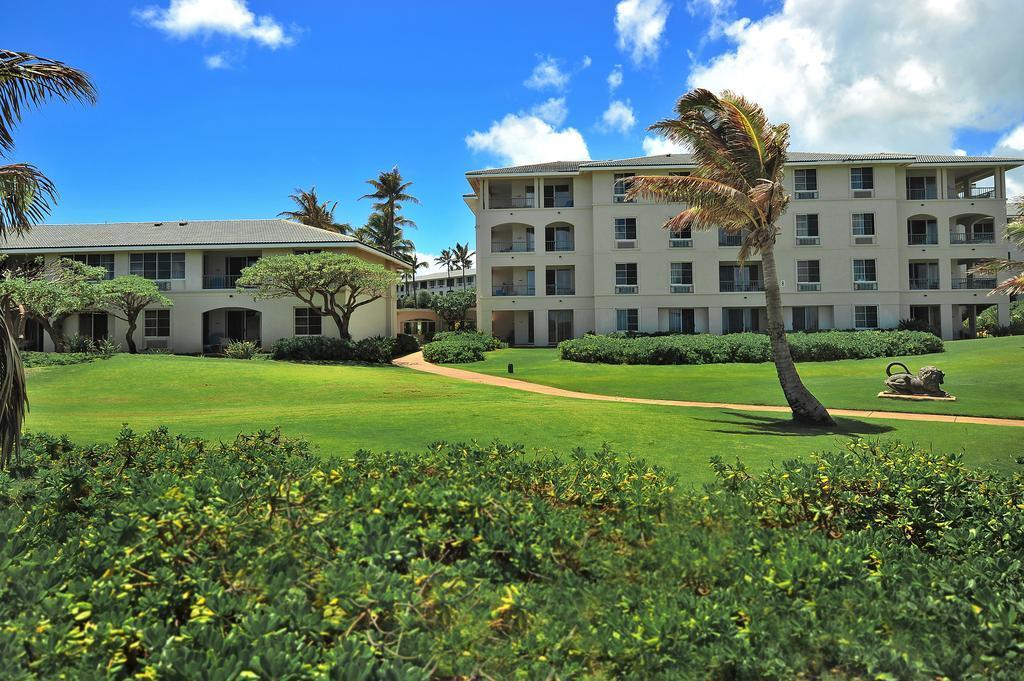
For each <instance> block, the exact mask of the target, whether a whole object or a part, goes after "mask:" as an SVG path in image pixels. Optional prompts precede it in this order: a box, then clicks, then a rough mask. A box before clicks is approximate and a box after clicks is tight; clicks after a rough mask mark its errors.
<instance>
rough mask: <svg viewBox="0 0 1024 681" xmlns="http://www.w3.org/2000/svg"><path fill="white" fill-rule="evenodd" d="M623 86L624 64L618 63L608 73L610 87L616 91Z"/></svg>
mask: <svg viewBox="0 0 1024 681" xmlns="http://www.w3.org/2000/svg"><path fill="white" fill-rule="evenodd" d="M621 86H622V64H616V65H615V68H613V69H612V71H611V73H609V74H608V89H609V90H611V91H612V92H615V91H616V90H618V89H619V88H620V87H621Z"/></svg>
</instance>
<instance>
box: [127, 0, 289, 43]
mask: <svg viewBox="0 0 1024 681" xmlns="http://www.w3.org/2000/svg"><path fill="white" fill-rule="evenodd" d="M135 15H136V16H137V17H138V18H139V19H141V20H142V21H144V22H145V23H147V24H149V25H150V26H153V27H155V28H158V29H160V30H162V31H164V32H165V33H168V34H169V35H172V36H174V37H176V38H189V37H192V36H195V35H201V36H207V35H212V34H215V33H219V34H222V35H227V36H233V37H236V38H244V39H247V40H255V41H256V42H258V43H260V44H261V45H265V46H266V47H270V48H272V49H276V48H278V47H281V46H282V45H289V44H291V42H292V40H293V39H292V37H291V36H289V35H287V34H286V33H285V30H284V28H283V27H282V26H281V24H279V23H278V22H277V21H275V20H274V18H273V17H271V16H256V15H255V14H253V12H252V11H250V10H249V8H248V7H247V6H246V4H245V0H171V3H170V5H169V6H168V7H167V8H162V7H157V6H151V7H146V8H145V9H142V10H138V11H137V12H135Z"/></svg>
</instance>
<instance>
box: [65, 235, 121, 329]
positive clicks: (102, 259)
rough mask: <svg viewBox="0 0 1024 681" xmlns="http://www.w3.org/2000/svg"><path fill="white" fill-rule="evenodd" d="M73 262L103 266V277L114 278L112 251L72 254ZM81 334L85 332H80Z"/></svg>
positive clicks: (90, 265)
mask: <svg viewBox="0 0 1024 681" xmlns="http://www.w3.org/2000/svg"><path fill="white" fill-rule="evenodd" d="M71 259H72V260H74V261H75V262H80V263H82V264H84V265H88V266H89V267H105V268H106V270H107V273H106V274H105V275H103V278H104V279H113V278H114V254H113V253H90V254H88V255H74V256H72V257H71ZM82 335H83V336H84V335H85V334H82Z"/></svg>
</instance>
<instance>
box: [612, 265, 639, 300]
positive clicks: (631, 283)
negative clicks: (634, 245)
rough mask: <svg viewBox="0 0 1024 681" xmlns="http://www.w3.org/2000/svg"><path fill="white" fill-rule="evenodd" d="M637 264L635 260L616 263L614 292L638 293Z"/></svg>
mask: <svg viewBox="0 0 1024 681" xmlns="http://www.w3.org/2000/svg"><path fill="white" fill-rule="evenodd" d="M639 289H640V287H639V286H638V285H637V266H636V263H635V262H627V263H618V264H616V265H615V292H616V293H638V292H639Z"/></svg>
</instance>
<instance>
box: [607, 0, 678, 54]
mask: <svg viewBox="0 0 1024 681" xmlns="http://www.w3.org/2000/svg"><path fill="white" fill-rule="evenodd" d="M669 9H670V8H669V4H668V2H666V0H620V2H619V3H618V4H617V5H615V32H616V33H617V34H618V37H619V40H618V46H619V49H620V50H623V51H625V52H629V55H630V57H631V58H632V59H633V63H634V64H642V63H643V62H645V61H648V60H650V61H655V60H656V59H657V58H658V53H659V52H661V38H662V35H663V34H664V33H665V22H666V21H667V20H668V13H669Z"/></svg>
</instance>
